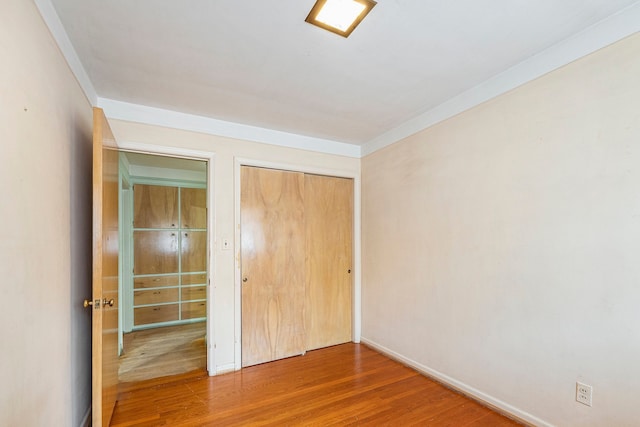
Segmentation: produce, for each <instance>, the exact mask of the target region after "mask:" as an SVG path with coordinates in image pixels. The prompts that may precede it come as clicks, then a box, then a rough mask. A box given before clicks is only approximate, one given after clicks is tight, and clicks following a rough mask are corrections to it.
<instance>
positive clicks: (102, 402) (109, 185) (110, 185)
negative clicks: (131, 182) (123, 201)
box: [85, 108, 118, 427]
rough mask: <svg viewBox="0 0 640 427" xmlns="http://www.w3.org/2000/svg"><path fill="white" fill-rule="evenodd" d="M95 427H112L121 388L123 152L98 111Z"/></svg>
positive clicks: (95, 129)
mask: <svg viewBox="0 0 640 427" xmlns="http://www.w3.org/2000/svg"><path fill="white" fill-rule="evenodd" d="M85 304H86V305H91V306H92V312H93V315H92V322H93V327H92V371H93V372H92V387H91V388H92V425H93V426H94V427H100V426H105V427H106V426H108V425H109V421H110V420H111V415H112V414H113V409H114V407H115V403H116V397H117V396H116V394H117V385H118V151H117V147H116V141H115V138H114V137H113V134H112V133H111V129H110V128H109V124H108V123H107V119H106V117H105V116H104V112H103V111H102V109H100V108H94V109H93V299H92V300H91V301H85Z"/></svg>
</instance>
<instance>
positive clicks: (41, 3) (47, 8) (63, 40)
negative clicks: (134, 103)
mask: <svg viewBox="0 0 640 427" xmlns="http://www.w3.org/2000/svg"><path fill="white" fill-rule="evenodd" d="M34 3H35V4H36V7H37V8H38V10H39V11H40V16H42V19H43V20H44V23H45V24H46V25H47V27H48V28H49V32H51V35H52V36H53V39H54V40H55V41H56V43H57V44H58V47H59V48H60V51H61V52H62V55H63V56H64V58H65V59H66V61H67V64H69V68H71V72H72V73H73V75H74V76H75V77H76V80H77V81H78V84H79V85H80V88H81V89H82V91H83V92H84V94H85V96H86V97H87V99H88V100H89V103H90V104H91V106H92V107H95V106H97V104H98V94H97V93H96V90H95V88H94V87H93V83H91V79H89V75H88V74H87V71H86V70H85V69H84V66H83V65H82V62H81V61H80V57H78V54H77V52H76V50H75V49H74V48H73V44H71V40H69V36H68V35H67V32H66V30H65V29H64V26H63V25H62V21H60V17H59V16H58V13H57V12H56V9H55V8H54V7H53V4H52V3H51V0H34Z"/></svg>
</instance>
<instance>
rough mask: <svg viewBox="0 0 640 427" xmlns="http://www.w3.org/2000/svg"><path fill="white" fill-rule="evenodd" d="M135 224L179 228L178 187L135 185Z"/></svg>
mask: <svg viewBox="0 0 640 427" xmlns="http://www.w3.org/2000/svg"><path fill="white" fill-rule="evenodd" d="M133 226H134V228H177V227H178V188H176V187H165V186H161V185H145V184H136V185H134V186H133Z"/></svg>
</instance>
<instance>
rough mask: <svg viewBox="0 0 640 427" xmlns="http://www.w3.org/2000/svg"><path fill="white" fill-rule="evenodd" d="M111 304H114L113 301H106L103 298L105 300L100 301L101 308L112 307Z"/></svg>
mask: <svg viewBox="0 0 640 427" xmlns="http://www.w3.org/2000/svg"><path fill="white" fill-rule="evenodd" d="M113 303H114V301H113V299H110V300H107V299H106V298H105V299H104V300H103V301H102V306H103V307H106V306H109V307H113Z"/></svg>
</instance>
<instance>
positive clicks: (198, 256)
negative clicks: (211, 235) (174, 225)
mask: <svg viewBox="0 0 640 427" xmlns="http://www.w3.org/2000/svg"><path fill="white" fill-rule="evenodd" d="M180 250H181V253H182V271H183V272H186V273H188V272H194V271H205V270H206V269H207V232H206V231H184V232H182V243H181V245H180ZM183 277H184V276H183Z"/></svg>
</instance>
